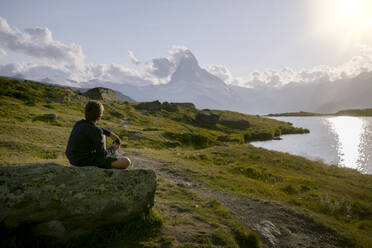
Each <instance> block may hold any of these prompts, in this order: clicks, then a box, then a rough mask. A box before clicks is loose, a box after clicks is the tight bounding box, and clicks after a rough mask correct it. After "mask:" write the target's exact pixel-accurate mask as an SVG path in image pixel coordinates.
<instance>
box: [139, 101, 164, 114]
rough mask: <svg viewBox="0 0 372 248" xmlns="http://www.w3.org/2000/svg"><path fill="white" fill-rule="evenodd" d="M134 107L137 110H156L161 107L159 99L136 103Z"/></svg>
mask: <svg viewBox="0 0 372 248" xmlns="http://www.w3.org/2000/svg"><path fill="white" fill-rule="evenodd" d="M135 108H136V109H138V110H145V111H149V112H156V111H159V110H160V109H161V103H160V102H159V101H153V102H141V103H140V104H138V105H136V106H135Z"/></svg>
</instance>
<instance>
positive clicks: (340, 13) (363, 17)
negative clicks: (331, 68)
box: [312, 0, 372, 51]
mask: <svg viewBox="0 0 372 248" xmlns="http://www.w3.org/2000/svg"><path fill="white" fill-rule="evenodd" d="M315 3H316V4H315V5H314V7H315V8H314V12H313V13H314V15H313V16H312V18H313V21H314V22H312V25H313V28H314V29H313V30H314V32H316V33H317V34H318V35H319V37H322V38H324V37H327V39H328V40H329V39H331V40H332V41H335V42H337V43H338V44H339V47H338V48H339V49H340V51H346V49H347V48H349V47H350V45H355V44H372V43H371V42H372V30H371V26H372V0H319V1H316V2H315Z"/></svg>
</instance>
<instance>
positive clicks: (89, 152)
mask: <svg viewBox="0 0 372 248" xmlns="http://www.w3.org/2000/svg"><path fill="white" fill-rule="evenodd" d="M103 135H106V136H109V135H110V131H109V130H107V129H104V128H101V127H99V126H96V124H94V123H93V122H90V121H86V120H80V121H78V122H76V123H75V125H74V127H73V129H72V131H71V134H70V138H69V140H68V143H67V148H66V156H67V158H68V160H69V161H70V163H71V164H72V165H75V166H97V167H100V168H106V169H108V168H111V162H110V160H109V158H108V157H107V151H106V149H105V146H104V143H103Z"/></svg>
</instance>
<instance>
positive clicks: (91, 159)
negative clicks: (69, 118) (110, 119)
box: [66, 101, 131, 169]
mask: <svg viewBox="0 0 372 248" xmlns="http://www.w3.org/2000/svg"><path fill="white" fill-rule="evenodd" d="M103 110H104V108H103V105H102V104H101V103H100V102H98V101H89V102H88V103H87V104H86V105H85V120H84V119H83V120H80V121H78V122H76V123H75V125H74V128H73V129H72V131H71V134H70V138H69V140H68V144H67V148H66V156H67V158H68V160H69V161H70V163H71V165H74V166H97V167H100V168H105V169H110V168H115V169H126V168H128V167H129V166H130V165H131V161H130V160H129V158H127V157H116V156H115V151H116V150H118V149H119V147H120V139H119V137H118V136H117V135H116V134H114V133H113V132H110V131H109V130H107V129H104V128H101V127H99V126H97V125H96V122H97V121H99V120H101V118H102V114H103ZM105 136H110V137H111V139H112V140H113V141H114V144H113V146H111V147H110V148H108V149H107V150H106V137H105Z"/></svg>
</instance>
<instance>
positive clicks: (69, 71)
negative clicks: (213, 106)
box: [0, 17, 372, 88]
mask: <svg viewBox="0 0 372 248" xmlns="http://www.w3.org/2000/svg"><path fill="white" fill-rule="evenodd" d="M1 47H2V48H4V49H7V50H9V51H14V52H16V53H23V54H26V55H29V56H33V57H35V58H39V59H41V61H43V62H42V63H41V64H36V63H14V64H7V65H0V75H8V76H11V75H16V74H22V75H24V76H25V77H29V78H31V79H42V78H46V77H49V78H64V79H68V80H74V81H77V82H84V81H89V80H93V79H98V80H102V81H110V82H115V83H126V84H132V85H148V84H164V83H167V82H169V80H170V78H171V76H172V74H173V72H174V71H175V70H176V68H177V66H178V65H179V64H180V61H181V60H182V59H190V58H191V56H192V58H191V59H194V57H193V55H192V53H191V52H190V50H189V49H187V48H186V47H182V46H173V47H172V49H170V50H169V51H168V54H167V55H166V56H164V57H157V58H152V59H151V60H150V61H149V63H142V62H141V61H139V60H138V58H136V56H135V55H134V53H133V52H132V51H128V56H129V59H130V61H131V62H132V63H133V64H135V65H141V66H138V67H137V68H136V70H135V69H129V68H127V67H125V66H124V65H120V64H85V63H84V57H85V56H84V53H83V51H82V48H81V46H79V45H76V44H64V43H62V42H60V41H57V40H54V39H53V36H52V32H51V31H50V30H49V29H48V28H39V27H37V28H31V29H26V30H24V31H19V30H18V29H17V28H14V27H11V26H9V24H8V23H7V21H6V20H5V19H3V18H1V17H0V48H1ZM4 55H6V52H5V51H4V50H2V49H0V56H4ZM206 70H207V71H209V72H210V73H212V74H213V75H215V76H217V77H219V78H220V79H222V80H223V81H224V82H225V83H226V84H231V85H238V86H242V87H250V88H252V87H281V86H283V85H286V84H288V83H291V82H295V83H312V82H316V81H320V80H321V81H324V82H328V81H329V82H331V81H335V80H338V79H344V78H353V77H356V76H358V75H360V74H361V73H363V72H368V71H372V48H371V47H368V46H363V47H361V50H360V54H358V55H357V56H355V57H353V58H352V59H350V61H348V62H346V63H344V64H342V65H339V66H334V67H330V66H324V65H323V66H316V67H313V68H310V69H302V70H294V69H292V68H289V67H286V68H282V69H267V70H265V71H260V72H259V71H256V72H253V73H251V74H250V75H248V76H247V77H234V76H233V75H232V73H231V72H230V70H229V69H228V68H227V67H226V66H224V65H210V66H207V67H206Z"/></svg>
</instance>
